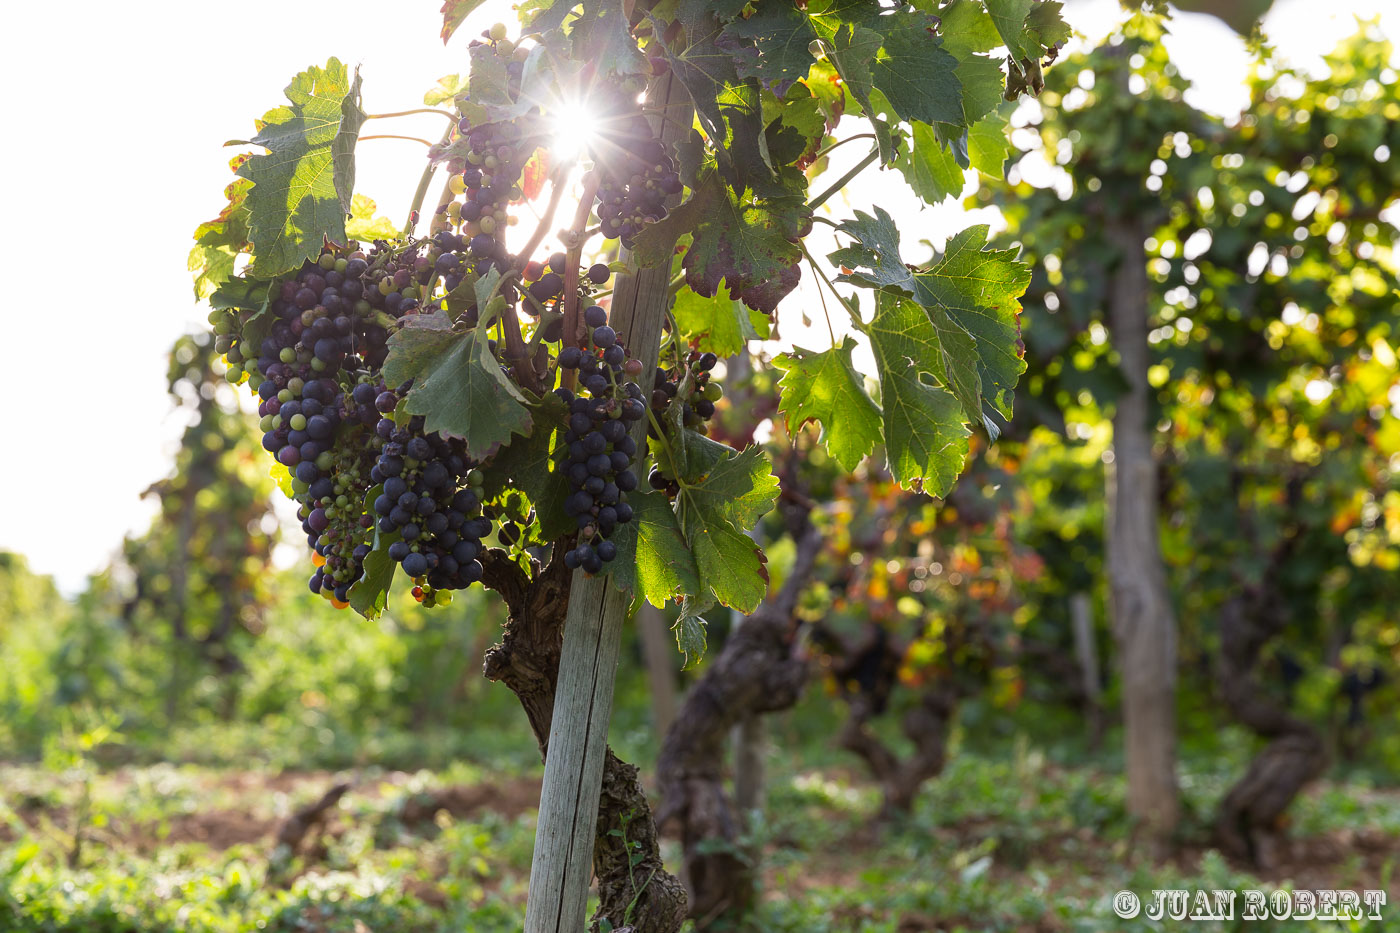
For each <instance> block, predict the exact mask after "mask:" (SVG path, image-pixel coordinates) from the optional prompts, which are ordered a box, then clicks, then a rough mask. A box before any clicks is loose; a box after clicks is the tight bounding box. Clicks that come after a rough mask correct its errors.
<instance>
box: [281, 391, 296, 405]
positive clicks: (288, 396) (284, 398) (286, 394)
mask: <svg viewBox="0 0 1400 933" xmlns="http://www.w3.org/2000/svg"><path fill="white" fill-rule="evenodd" d="M294 398H296V395H295V393H293V392H292V390H291V389H290V388H286V389H278V390H277V401H279V402H281V403H282V404H284V405H285V404H286V403H287V402H290V401H291V400H292V399H294Z"/></svg>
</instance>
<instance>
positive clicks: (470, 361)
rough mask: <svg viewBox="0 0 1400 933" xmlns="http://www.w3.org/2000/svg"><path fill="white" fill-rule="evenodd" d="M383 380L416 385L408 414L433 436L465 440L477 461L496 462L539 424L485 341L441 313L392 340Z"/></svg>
mask: <svg viewBox="0 0 1400 933" xmlns="http://www.w3.org/2000/svg"><path fill="white" fill-rule="evenodd" d="M498 297H499V296H498ZM384 379H385V380H386V381H387V382H388V383H389V384H390V385H400V384H402V383H404V382H407V381H409V380H410V379H411V380H413V383H414V385H413V389H412V390H411V391H410V392H409V394H408V398H407V399H406V400H405V401H406V410H407V411H408V413H409V414H412V415H422V416H423V417H424V419H425V421H424V427H425V429H426V430H428V431H430V432H431V431H442V432H446V433H447V434H450V435H453V436H456V437H460V438H462V440H463V441H465V443H466V448H467V454H468V456H470V457H472V458H474V459H476V460H486V459H488V458H490V457H491V456H493V455H494V454H495V453H496V451H497V450H498V449H499V448H501V447H503V446H505V445H507V444H509V443H510V438H511V435H512V434H519V435H521V436H522V437H528V436H529V434H530V429H531V427H532V426H533V423H534V422H533V419H532V418H531V417H530V410H529V409H528V408H526V407H525V396H524V395H523V394H522V393H521V391H520V390H519V389H517V388H516V387H515V383H513V382H512V381H511V379H510V377H509V376H507V375H506V374H505V372H504V371H503V370H502V369H501V364H500V363H498V362H497V361H496V358H495V357H494V356H493V355H492V354H491V351H490V349H489V348H488V346H487V338H486V336H485V335H484V334H480V333H478V332H476V331H466V332H459V331H454V330H452V327H451V322H450V321H449V320H448V318H447V315H446V314H443V313H442V312H438V313H436V314H433V315H420V316H419V317H418V318H417V319H416V320H414V321H413V322H411V323H410V324H408V325H406V326H404V327H403V328H402V329H401V330H400V331H399V332H398V333H396V334H394V335H393V336H392V337H390V338H389V356H388V358H387V359H386V360H385V361H384Z"/></svg>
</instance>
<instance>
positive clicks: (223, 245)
mask: <svg viewBox="0 0 1400 933" xmlns="http://www.w3.org/2000/svg"><path fill="white" fill-rule="evenodd" d="M247 159H248V156H247V155H240V156H238V157H236V158H235V159H233V161H231V162H230V163H229V167H230V168H232V169H233V170H234V171H235V172H237V171H238V167H239V166H240V165H242V164H243V163H244V162H245V161H247ZM251 187H252V182H250V181H248V179H246V178H235V179H234V180H233V181H232V182H230V183H229V184H228V186H227V187H226V188H224V197H225V198H226V199H227V200H228V203H227V204H226V205H224V209H223V210H221V211H220V212H219V216H218V217H215V218H214V219H213V220H209V221H205V222H204V223H202V224H200V225H199V226H198V227H196V228H195V231H194V248H193V249H191V250H190V258H189V270H190V271H191V272H193V273H194V274H195V276H194V294H195V298H196V299H199V300H203V299H205V298H208V297H209V296H210V295H212V294H214V291H215V290H216V289H217V288H218V287H219V286H220V285H222V284H224V282H227V281H228V280H229V279H230V278H232V277H233V267H234V262H235V260H236V259H237V257H238V254H239V253H242V252H246V251H247V250H248V246H249V244H248V204H247V198H248V189H249V188H251Z"/></svg>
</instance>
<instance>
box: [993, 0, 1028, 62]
mask: <svg viewBox="0 0 1400 933" xmlns="http://www.w3.org/2000/svg"><path fill="white" fill-rule="evenodd" d="M985 2H986V4H987V13H988V14H989V15H990V16H991V18H992V25H993V26H995V27H996V30H997V35H999V36H1001V41H1002V44H1003V45H1005V46H1006V50H1007V51H1008V52H1010V53H1011V57H1012V58H1014V59H1015V60H1016V61H1020V60H1021V59H1023V58H1039V57H1040V50H1039V49H1035V50H1033V51H1027V50H1026V49H1024V48H1023V47H1022V46H1023V43H1022V41H1021V30H1022V27H1024V26H1025V24H1026V14H1027V13H1029V12H1030V11H1031V2H1032V0H985Z"/></svg>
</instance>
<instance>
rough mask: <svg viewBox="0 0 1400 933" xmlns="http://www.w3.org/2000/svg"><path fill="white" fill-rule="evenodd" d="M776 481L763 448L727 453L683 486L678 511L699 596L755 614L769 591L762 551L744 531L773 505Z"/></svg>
mask: <svg viewBox="0 0 1400 933" xmlns="http://www.w3.org/2000/svg"><path fill="white" fill-rule="evenodd" d="M777 497H778V480H777V478H776V477H775V476H773V471H772V467H771V466H770V464H769V463H768V459H767V458H766V457H765V456H764V455H763V454H762V452H761V451H760V450H759V449H758V448H756V447H751V448H749V449H748V450H745V451H744V452H743V453H739V454H736V453H733V452H731V453H730V454H729V455H728V456H727V457H725V458H723V459H721V460H719V461H718V462H717V463H716V464H715V465H714V466H713V467H712V468H711V469H710V470H709V472H708V475H706V476H704V477H702V478H700V479H699V480H697V481H695V482H692V483H689V484H688V485H686V486H684V487H682V488H681V492H680V495H679V496H677V498H676V513H677V515H678V517H679V518H680V525H681V529H682V531H683V532H684V534H685V539H686V543H687V544H688V545H689V546H690V550H691V552H692V553H693V554H694V555H695V565H696V567H697V568H699V570H700V580H701V592H700V593H699V594H697V595H699V596H700V597H701V598H702V599H708V598H710V596H713V598H714V599H716V600H718V601H719V602H720V603H721V604H723V605H725V606H728V607H730V608H732V609H738V610H740V611H741V612H753V611H754V610H755V609H756V608H758V604H759V603H760V602H762V600H763V597H764V596H765V595H766V594H767V592H768V571H767V568H766V567H765V566H764V562H765V558H764V557H763V552H762V550H760V549H759V547H758V546H757V545H756V544H754V541H753V539H752V538H750V537H749V536H748V535H747V534H745V533H744V531H745V530H746V529H748V528H751V527H753V525H754V524H756V523H757V522H758V519H760V518H762V517H763V515H765V514H767V512H768V511H769V510H770V509H772V507H773V505H774V503H775V502H776V501H777Z"/></svg>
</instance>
